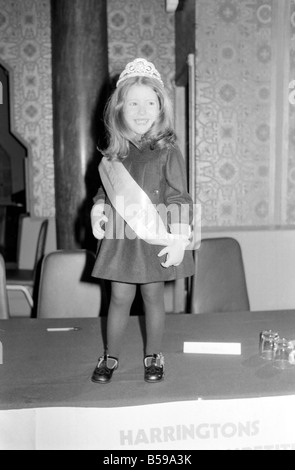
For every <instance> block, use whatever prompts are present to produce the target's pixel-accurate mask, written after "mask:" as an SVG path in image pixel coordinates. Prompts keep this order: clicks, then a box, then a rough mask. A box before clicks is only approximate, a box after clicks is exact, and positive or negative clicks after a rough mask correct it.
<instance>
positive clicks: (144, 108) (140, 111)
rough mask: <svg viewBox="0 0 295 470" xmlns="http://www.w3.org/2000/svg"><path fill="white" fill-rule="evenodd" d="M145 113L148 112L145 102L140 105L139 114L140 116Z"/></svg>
mask: <svg viewBox="0 0 295 470" xmlns="http://www.w3.org/2000/svg"><path fill="white" fill-rule="evenodd" d="M145 113H146V107H145V105H144V104H142V105H140V107H139V114H140V116H144V115H145Z"/></svg>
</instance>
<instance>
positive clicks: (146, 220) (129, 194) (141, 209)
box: [99, 157, 174, 246]
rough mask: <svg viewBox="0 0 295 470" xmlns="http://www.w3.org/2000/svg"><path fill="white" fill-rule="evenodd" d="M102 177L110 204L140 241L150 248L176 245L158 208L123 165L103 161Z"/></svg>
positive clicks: (100, 171)
mask: <svg viewBox="0 0 295 470" xmlns="http://www.w3.org/2000/svg"><path fill="white" fill-rule="evenodd" d="M99 173H100V177H101V180H102V183H103V185H104V188H105V190H106V192H107V195H108V198H109V200H110V202H111V204H112V205H113V207H114V208H115V209H116V211H117V212H118V214H119V215H120V216H121V217H122V218H123V219H124V220H125V222H126V223H127V224H128V225H129V227H131V229H132V230H133V231H134V232H135V233H136V235H137V236H138V237H139V238H141V239H142V240H144V241H146V242H147V243H149V244H151V245H164V246H167V245H170V244H171V243H172V242H173V240H174V236H173V235H172V234H170V233H168V232H167V230H166V227H165V225H164V222H163V220H162V218H161V216H160V214H159V212H158V211H157V209H156V207H155V206H154V204H153V203H152V201H151V200H150V198H149V197H148V195H147V194H146V193H145V191H143V189H142V188H141V187H140V186H139V185H138V183H137V182H136V181H135V180H134V179H133V178H132V176H131V175H130V173H129V172H128V170H127V169H126V168H125V167H124V165H123V163H121V162H118V161H110V160H108V159H107V158H106V157H103V158H102V160H101V163H100V165H99Z"/></svg>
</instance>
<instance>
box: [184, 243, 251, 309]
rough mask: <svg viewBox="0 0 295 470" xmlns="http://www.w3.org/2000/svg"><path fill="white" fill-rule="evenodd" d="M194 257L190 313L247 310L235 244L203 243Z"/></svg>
mask: <svg viewBox="0 0 295 470" xmlns="http://www.w3.org/2000/svg"><path fill="white" fill-rule="evenodd" d="M195 255H196V257H195V265H196V271H195V275H194V277H193V280H192V293H191V313H210V312H235V311H246V310H250V304H249V297H248V291H247V284H246V278H245V271H244V264H243V258H242V252H241V248H240V245H239V243H238V241H237V240H235V239H233V238H211V239H204V240H202V242H201V246H200V248H199V249H198V250H197V251H196V253H195Z"/></svg>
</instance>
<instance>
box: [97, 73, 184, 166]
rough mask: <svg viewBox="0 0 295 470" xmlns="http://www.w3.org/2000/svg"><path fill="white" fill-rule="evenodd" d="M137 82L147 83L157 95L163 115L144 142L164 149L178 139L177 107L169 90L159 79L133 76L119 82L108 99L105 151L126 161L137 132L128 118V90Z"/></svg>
mask: <svg viewBox="0 0 295 470" xmlns="http://www.w3.org/2000/svg"><path fill="white" fill-rule="evenodd" d="M133 85H146V86H149V87H151V88H152V89H153V90H154V92H155V93H156V94H157V96H158V99H159V104H160V112H159V116H158V118H157V119H156V121H155V122H154V124H153V125H152V127H151V129H150V130H149V131H148V132H147V133H146V134H145V136H144V141H145V142H149V143H150V144H151V146H153V147H158V148H160V149H163V148H169V147H172V146H173V145H174V144H175V142H176V135H175V132H174V129H173V109H172V103H171V100H170V98H169V96H168V93H167V91H166V90H165V88H164V87H163V86H162V85H161V83H160V82H159V80H156V79H154V78H149V77H133V78H128V79H126V80H124V81H123V82H122V83H120V84H119V86H118V88H117V89H116V90H115V91H114V93H113V95H112V96H111V98H110V99H109V101H108V104H107V106H106V109H105V124H106V127H107V131H108V147H107V148H106V150H104V151H103V154H104V156H105V157H107V158H109V159H110V160H121V161H122V160H123V159H124V158H126V157H127V155H128V153H129V143H130V142H133V143H134V144H135V145H137V146H138V144H137V143H136V142H135V141H134V140H133V138H132V135H133V133H132V132H131V130H130V129H129V127H128V126H127V124H126V121H125V119H124V114H123V107H124V103H125V100H126V96H127V93H128V91H129V90H130V88H131V87H132V86H133Z"/></svg>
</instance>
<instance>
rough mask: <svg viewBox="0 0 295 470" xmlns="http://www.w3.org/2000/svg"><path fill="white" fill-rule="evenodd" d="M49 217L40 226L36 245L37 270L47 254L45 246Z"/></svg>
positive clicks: (35, 265) (35, 268) (35, 267)
mask: <svg viewBox="0 0 295 470" xmlns="http://www.w3.org/2000/svg"><path fill="white" fill-rule="evenodd" d="M48 224H49V221H48V219H45V220H43V222H42V223H41V226H40V230H39V234H38V241H37V247H36V254H35V262H34V270H35V271H36V270H37V268H38V265H39V263H40V262H41V261H42V259H43V257H44V254H45V246H46V240H47V232H48Z"/></svg>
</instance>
